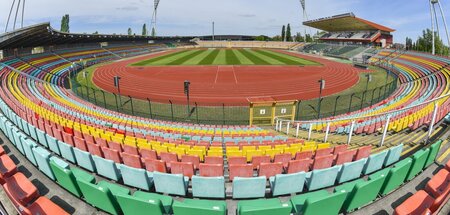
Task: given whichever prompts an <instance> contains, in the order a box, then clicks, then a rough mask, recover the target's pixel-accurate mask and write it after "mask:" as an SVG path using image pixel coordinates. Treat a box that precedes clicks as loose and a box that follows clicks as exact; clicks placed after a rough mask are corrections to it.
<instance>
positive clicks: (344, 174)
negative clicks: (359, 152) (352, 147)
mask: <svg viewBox="0 0 450 215" xmlns="http://www.w3.org/2000/svg"><path fill="white" fill-rule="evenodd" d="M366 161H367V159H366V158H364V159H360V160H357V161H353V162H349V163H344V164H342V168H341V169H340V171H339V174H338V176H337V182H338V183H339V184H341V183H344V182H347V181H351V180H353V179H356V178H359V177H360V176H361V172H362V170H363V168H364V165H365V164H366Z"/></svg>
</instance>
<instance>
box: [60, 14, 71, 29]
mask: <svg viewBox="0 0 450 215" xmlns="http://www.w3.org/2000/svg"><path fill="white" fill-rule="evenodd" d="M69 22H70V18H69V14H66V15H64V16H63V17H62V19H61V32H65V33H70V27H69Z"/></svg>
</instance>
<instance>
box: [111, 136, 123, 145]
mask: <svg viewBox="0 0 450 215" xmlns="http://www.w3.org/2000/svg"><path fill="white" fill-rule="evenodd" d="M123 138H124V137H123V136H122V135H115V136H112V137H111V141H113V142H116V143H120V144H123Z"/></svg>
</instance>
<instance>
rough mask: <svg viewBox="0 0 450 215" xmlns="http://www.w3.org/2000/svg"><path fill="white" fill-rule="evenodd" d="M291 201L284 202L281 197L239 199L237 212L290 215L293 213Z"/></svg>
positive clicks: (241, 214) (249, 214) (247, 214)
mask: <svg viewBox="0 0 450 215" xmlns="http://www.w3.org/2000/svg"><path fill="white" fill-rule="evenodd" d="M291 210H292V205H291V203H290V202H282V201H280V200H279V199H276V198H275V199H257V200H245V201H239V202H238V204H237V214H239V215H251V214H259V215H271V214H280V215H288V214H290V213H291Z"/></svg>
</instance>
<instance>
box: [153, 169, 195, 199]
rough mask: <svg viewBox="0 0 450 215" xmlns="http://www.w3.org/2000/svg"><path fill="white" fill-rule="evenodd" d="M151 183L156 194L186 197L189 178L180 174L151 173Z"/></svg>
mask: <svg viewBox="0 0 450 215" xmlns="http://www.w3.org/2000/svg"><path fill="white" fill-rule="evenodd" d="M153 183H154V184H155V190H156V192H158V193H166V194H172V195H179V196H186V193H187V190H188V185H189V178H188V177H184V176H183V175H182V174H168V173H161V172H153Z"/></svg>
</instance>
